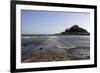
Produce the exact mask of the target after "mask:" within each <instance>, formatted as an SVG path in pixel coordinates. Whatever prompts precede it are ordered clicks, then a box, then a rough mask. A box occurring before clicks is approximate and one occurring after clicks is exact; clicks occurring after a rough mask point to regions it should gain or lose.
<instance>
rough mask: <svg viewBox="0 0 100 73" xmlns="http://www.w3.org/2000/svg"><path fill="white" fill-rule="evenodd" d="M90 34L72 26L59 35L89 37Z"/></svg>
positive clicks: (76, 26)
mask: <svg viewBox="0 0 100 73" xmlns="http://www.w3.org/2000/svg"><path fill="white" fill-rule="evenodd" d="M89 34H90V33H89V32H88V31H87V30H86V29H83V28H81V27H79V26H78V25H73V26H72V27H71V28H69V29H66V30H65V31H64V32H61V33H60V35H89Z"/></svg>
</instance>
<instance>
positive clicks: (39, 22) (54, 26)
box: [21, 10, 90, 34]
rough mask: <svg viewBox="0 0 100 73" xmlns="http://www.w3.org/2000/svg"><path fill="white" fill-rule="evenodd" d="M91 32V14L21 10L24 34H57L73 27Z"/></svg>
mask: <svg viewBox="0 0 100 73" xmlns="http://www.w3.org/2000/svg"><path fill="white" fill-rule="evenodd" d="M75 24H76V25H79V27H82V28H84V29H86V30H87V31H90V28H89V27H90V14H89V13H83V12H81V13H80V12H61V11H56V12H55V11H39V10H21V30H22V34H55V33H61V32H63V31H65V29H66V28H70V27H71V26H73V25H75Z"/></svg>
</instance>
